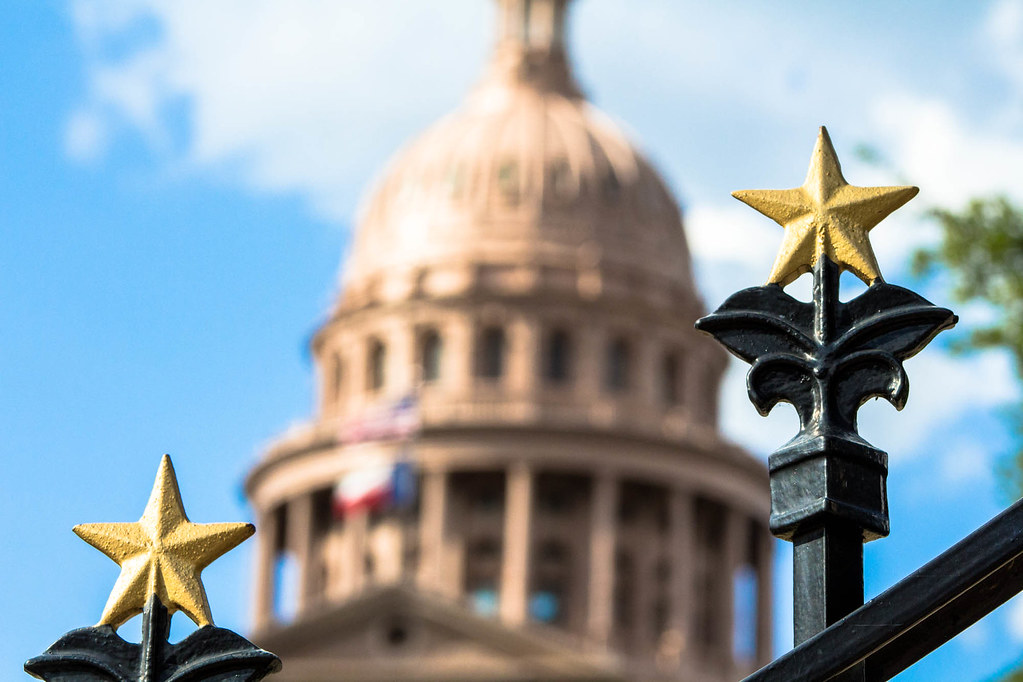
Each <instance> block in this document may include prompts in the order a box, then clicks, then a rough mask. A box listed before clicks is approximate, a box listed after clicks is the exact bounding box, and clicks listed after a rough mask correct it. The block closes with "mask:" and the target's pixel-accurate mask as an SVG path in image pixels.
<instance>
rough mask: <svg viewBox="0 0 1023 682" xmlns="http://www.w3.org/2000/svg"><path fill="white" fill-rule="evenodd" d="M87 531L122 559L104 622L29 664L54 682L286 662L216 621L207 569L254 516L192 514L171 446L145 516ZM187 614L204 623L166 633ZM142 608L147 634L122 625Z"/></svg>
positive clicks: (238, 673) (164, 677) (219, 678)
mask: <svg viewBox="0 0 1023 682" xmlns="http://www.w3.org/2000/svg"><path fill="white" fill-rule="evenodd" d="M74 530H75V533H77V534H78V535H79V536H80V537H81V538H82V539H83V540H85V541H86V542H88V543H89V544H91V545H93V546H94V547H96V548H97V549H99V550H100V551H102V552H103V553H104V554H106V555H107V556H109V557H110V558H111V559H113V560H114V561H116V562H117V563H118V564H119V565H120V566H121V575H120V576H119V577H118V579H117V583H116V584H115V585H114V589H113V591H112V592H111V594H110V599H109V600H108V601H107V605H106V608H105V609H104V610H103V615H102V616H101V618H100V622H99V624H98V625H95V626H92V627H85V628H78V629H77V630H72V631H71V632H69V633H67V634H65V635H64V636H63V637H61V638H60V639H58V640H57V641H56V642H55V643H54V644H53V645H52V646H50V648H48V649H47V650H46V651H45V652H44V653H43V654H41V655H39V656H36V657H35V658H33V659H31V660H30V661H28V662H27V663H26V664H25V670H26V671H27V672H28V673H30V674H31V675H33V676H35V677H38V678H40V679H43V680H47V682H252V681H255V680H261V679H263V678H264V677H266V676H267V675H269V674H270V673H273V672H276V671H278V670H280V669H281V662H280V660H279V659H278V658H277V656H275V655H274V654H272V653H270V652H268V651H264V650H262V649H260V648H258V647H256V646H255V645H253V644H252V643H251V642H249V641H248V640H246V639H245V638H244V637H241V636H240V635H237V634H235V633H234V632H231V631H230V630H225V629H224V628H218V627H216V626H214V625H213V617H212V615H211V613H210V607H209V603H208V602H207V599H206V590H205V589H204V588H203V585H202V580H201V579H200V573H201V572H202V570H203V569H204V568H206V566H208V565H209V564H210V563H211V562H213V560H215V559H216V558H217V557H219V556H220V555H222V554H223V553H224V552H227V551H228V550H230V549H232V548H233V547H235V546H236V545H238V544H239V543H240V542H242V541H243V540H245V539H246V538H248V537H249V536H250V535H252V533H253V530H254V529H253V527H252V525H251V524H248V523H192V522H191V521H189V520H188V517H187V516H186V515H185V509H184V507H183V506H182V504H181V495H180V493H179V491H178V482H177V479H176V478H175V476H174V467H173V466H172V465H171V461H170V457H168V456H167V455H164V457H163V459H162V460H161V462H160V470H159V472H158V473H157V476H156V483H154V484H153V492H152V494H151V495H150V497H149V503H148V504H147V505H146V509H145V512H144V513H143V515H142V518H141V519H139V520H138V521H137V522H134V523H89V524H83V525H80V526H75V529H74ZM175 611H181V612H183V613H185V614H186V615H187V616H188V617H189V618H191V619H192V620H193V621H195V623H196V625H198V626H199V629H198V630H196V631H195V632H193V633H192V634H191V635H189V636H188V637H186V638H185V639H183V640H181V641H180V642H177V643H171V642H170V641H168V637H169V636H170V619H171V616H172V615H173V614H174V612H175ZM139 613H141V614H142V641H141V642H139V643H138V644H133V643H131V642H127V641H125V640H124V639H122V638H121V637H120V636H119V635H118V634H117V628H118V627H119V626H120V625H122V624H123V623H124V622H126V621H127V620H129V619H130V618H132V617H133V616H135V615H137V614H139Z"/></svg>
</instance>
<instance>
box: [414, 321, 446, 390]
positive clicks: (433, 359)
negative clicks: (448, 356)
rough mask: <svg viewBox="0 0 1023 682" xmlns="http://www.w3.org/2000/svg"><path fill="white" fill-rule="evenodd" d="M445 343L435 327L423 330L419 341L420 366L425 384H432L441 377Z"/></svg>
mask: <svg viewBox="0 0 1023 682" xmlns="http://www.w3.org/2000/svg"><path fill="white" fill-rule="evenodd" d="M442 351H443V343H442V342H441V339H440V334H438V333H437V331H436V330H435V329H430V330H428V331H425V332H423V335H422V336H421V337H420V341H419V367H420V371H421V372H422V375H421V377H422V380H423V383H424V384H430V383H433V382H435V381H437V379H439V378H440V362H441V353H442Z"/></svg>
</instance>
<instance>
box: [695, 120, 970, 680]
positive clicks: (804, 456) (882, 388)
mask: <svg viewBox="0 0 1023 682" xmlns="http://www.w3.org/2000/svg"><path fill="white" fill-rule="evenodd" d="M916 193H917V189H916V188H915V187H854V186H852V185H849V184H848V183H846V181H845V179H844V178H843V177H842V173H841V168H840V166H839V163H838V159H837V156H836V155H835V151H834V148H833V147H832V145H831V140H830V139H829V137H828V134H827V131H826V130H825V129H824V128H821V130H820V134H819V136H818V139H817V145H816V147H815V149H814V152H813V156H812V158H811V162H810V170H809V172H808V174H807V178H806V182H805V183H804V184H803V186H802V187H799V188H796V189H791V190H754V191H744V192H736V193H735V196H736V198H738V199H740V200H741V201H743V202H745V203H747V204H749V205H750V206H752V207H753V208H755V209H757V210H758V211H760V212H761V213H763V214H765V215H767V216H768V217H770V218H772V219H774V220H775V221H776V222H778V223H779V224H781V225H782V226H783V227H784V228H785V238H784V242H783V245H782V248H781V250H780V252H779V254H778V258H777V260H776V262H775V265H774V269H773V271H772V273H771V276H770V278H769V280H768V283H767V284H766V285H764V286H760V287H753V288H750V289H745V290H743V291H740V292H738V293H736V294H734V295H732V296H731V297H729V298H728V300H726V301H725V302H724V303H723V304H722V305H721V307H720V308H718V309H717V310H716V311H715V312H714V313H712V314H711V315H708V316H707V317H704V318H703V319H701V320H699V321H698V322H697V325H696V326H697V328H698V329H700V330H702V331H705V332H707V333H709V334H712V335H713V336H714V337H715V338H717V340H718V341H720V342H721V343H722V344H723V345H724V346H725V347H726V348H728V349H729V350H730V351H731V352H732V353H734V354H735V355H737V356H738V357H740V358H741V359H743V360H745V361H746V362H749V363H750V364H751V365H752V366H751V368H750V371H749V375H748V377H747V385H748V388H749V396H750V400H751V401H752V402H753V404H754V405H755V406H756V408H757V409H758V410H759V411H760V413H761V414H764V415H766V414H767V413H768V412H770V410H771V409H772V408H773V407H774V406H775V405H776V404H777V403H779V402H788V403H791V404H792V405H793V406H794V407H795V409H796V412H797V413H798V415H799V420H800V428H799V433H798V434H797V435H796V436H795V437H794V438H793V439H792V440H791V441H789V442H788V443H787V444H785V445H784V446H783V447H782V448H780V449H779V450H778V451H776V452H775V453H774V454H772V455H771V456H770V458H769V461H768V467H769V470H770V474H771V524H770V525H771V531H772V532H773V533H774V534H775V535H776V536H778V537H780V538H783V539H785V540H789V541H791V542H792V543H793V544H794V551H793V561H794V566H793V575H794V585H793V588H794V604H795V606H794V614H793V619H794V631H795V642H796V644H797V645H798V644H800V643H802V642H805V641H806V640H808V639H810V638H812V637H814V636H815V635H817V634H818V633H819V632H821V631H822V630H824V629H825V628H827V627H828V626H830V625H832V624H833V623H835V622H837V621H839V620H840V619H841V618H843V617H845V616H847V615H848V614H850V613H851V612H853V611H854V610H856V609H857V608H858V607H860V606H861V605H862V604H863V543H864V542H867V541H870V540H873V539H876V538H880V537H884V536H885V535H887V534H888V530H889V521H888V503H887V492H886V488H885V482H886V477H887V473H888V457H887V455H886V454H885V453H884V452H883V451H881V450H879V449H877V448H875V447H874V446H872V445H870V444H869V443H867V442H866V441H865V440H864V439H863V438H862V437H861V436H860V435H859V433H858V432H857V425H856V413H857V410H858V409H859V407H860V406H861V405H862V404H863V403H864V402H865V401H866V400H868V399H869V398H871V397H882V398H885V399H887V400H888V401H889V402H891V403H892V404H893V405H894V406H895V407H896V408H898V409H901V408H902V407H903V406H904V405H905V403H906V399H907V397H908V390H909V383H908V378H907V376H906V373H905V370H904V369H903V367H902V361H903V360H905V359H906V358H908V357H910V356H912V355H914V354H915V353H917V352H919V351H920V350H921V349H922V348H923V347H924V346H925V345H927V343H928V342H929V341H930V340H931V339H932V338H933V337H934V336H935V335H936V334H937V333H938V332H940V331H941V330H943V329H947V328H949V327H951V326H953V325H954V324H955V322H956V317H955V315H953V314H952V312H951V311H949V310H946V309H944V308H938V307H936V306H933V305H931V304H930V303H929V302H928V301H926V300H925V299H923V298H921V297H920V296H918V295H916V294H915V293H913V292H911V291H909V290H907V289H903V288H901V287H897V286H893V285H890V284H886V283H885V282H884V281H883V279H882V278H881V273H880V270H879V269H878V266H877V262H876V259H875V257H874V254H873V250H872V249H871V246H870V242H869V240H868V238H867V232H868V231H869V230H870V229H871V228H873V227H874V226H875V225H876V224H877V223H879V222H880V221H881V220H882V219H883V218H884V217H886V216H887V215H888V214H889V213H891V212H892V211H894V210H895V209H897V208H899V207H900V206H901V205H902V204H904V203H905V202H907V201H909V199H911V198H912V197H913V196H915V195H916ZM843 270H848V271H850V272H852V273H853V274H855V275H856V276H857V277H859V278H860V279H862V280H863V281H864V282H865V283H866V284H867V285H868V288H867V290H866V291H865V292H864V293H863V294H861V295H860V296H857V297H856V298H854V299H852V300H850V301H847V302H843V301H841V299H840V298H839V280H840V275H841V272H842V271H843ZM806 272H812V273H813V300H812V301H811V302H809V303H803V302H801V301H798V300H797V299H795V298H793V297H791V296H789V295H788V294H786V293H785V292H784V291H783V287H784V286H785V285H787V284H789V283H791V282H792V281H794V280H795V279H796V278H798V277H799V276H800V275H801V274H804V273H806ZM835 679H838V678H835ZM841 679H842V680H864V679H865V671H864V667H863V665H862V664H861V663H859V664H856V665H854V666H853V667H852V668H850V669H847V670H845V671H844V672H843V673H842V677H841Z"/></svg>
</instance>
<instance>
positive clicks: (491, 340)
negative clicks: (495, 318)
mask: <svg viewBox="0 0 1023 682" xmlns="http://www.w3.org/2000/svg"><path fill="white" fill-rule="evenodd" d="M504 346H505V340H504V330H503V329H501V328H500V327H487V328H486V329H484V330H483V333H482V334H480V343H479V348H478V350H477V354H476V374H477V375H479V376H481V377H483V378H484V379H500V378H501V376H503V375H504Z"/></svg>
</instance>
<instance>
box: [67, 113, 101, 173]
mask: <svg viewBox="0 0 1023 682" xmlns="http://www.w3.org/2000/svg"><path fill="white" fill-rule="evenodd" d="M106 145H107V130H106V126H105V125H104V123H103V120H102V118H100V117H99V116H97V115H96V114H95V113H94V112H91V111H87V110H79V111H76V112H74V113H73V114H71V116H70V117H69V118H68V120H67V124H66V125H65V127H64V149H65V151H67V154H68V156H70V157H71V158H72V159H74V160H75V161H83V162H85V161H94V160H96V159H97V158H99V157H100V156H102V155H103V153H104V151H105V150H106Z"/></svg>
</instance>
